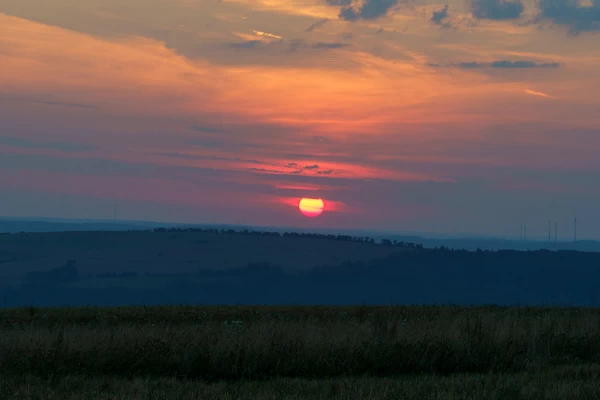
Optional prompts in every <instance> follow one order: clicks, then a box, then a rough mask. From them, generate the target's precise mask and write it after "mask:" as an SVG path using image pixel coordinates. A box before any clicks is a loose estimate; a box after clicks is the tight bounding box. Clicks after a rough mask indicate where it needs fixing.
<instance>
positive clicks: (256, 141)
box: [0, 0, 600, 237]
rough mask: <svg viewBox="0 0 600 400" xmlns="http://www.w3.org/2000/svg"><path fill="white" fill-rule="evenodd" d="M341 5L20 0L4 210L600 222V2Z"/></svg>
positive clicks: (3, 135) (12, 5)
mask: <svg viewBox="0 0 600 400" xmlns="http://www.w3.org/2000/svg"><path fill="white" fill-rule="evenodd" d="M340 3H341V2H339V1H337V2H336V1H334V0H303V1H292V0H223V1H220V0H198V1H193V0H144V1H142V0H119V1H116V0H108V1H107V0H102V1H101V0H87V1H85V2H75V1H72V0H47V1H42V0H20V1H19V2H16V1H14V0H0V38H2V40H0V120H1V121H2V131H1V132H0V153H1V155H0V184H1V187H0V194H1V195H3V196H4V198H5V199H6V202H8V203H10V204H8V203H7V204H5V207H4V208H5V209H6V210H7V211H6V212H5V213H0V214H6V215H11V216H16V215H47V216H53V217H77V218H104V217H108V216H110V215H111V210H112V204H113V203H115V202H118V203H119V204H121V205H122V206H121V209H122V210H123V215H122V217H123V218H131V219H142V218H144V219H153V220H171V221H172V220H177V221H180V222H226V223H235V222H240V221H243V222H244V223H247V224H257V225H295V226H305V227H306V226H309V227H315V228H324V227H356V228H378V229H394V230H416V231H419V230H421V231H440V232H473V233H477V232H479V233H484V232H487V233H494V234H504V235H506V234H513V233H514V231H517V232H518V226H519V225H520V224H521V223H522V221H523V220H525V219H527V220H528V221H538V222H539V224H540V235H541V234H542V232H543V229H545V228H544V227H545V226H546V224H547V220H548V219H556V220H564V221H568V220H571V219H572V217H573V214H575V213H577V214H578V216H579V218H580V220H582V221H588V224H587V225H586V224H585V223H582V228H581V229H582V232H583V234H587V235H588V236H590V237H592V236H593V237H600V214H599V211H598V207H597V206H596V204H597V203H598V200H599V199H600V186H599V185H598V184H597V182H600V158H599V157H598V152H599V150H600V113H598V111H597V110H598V108H599V105H600V75H598V72H597V71H598V68H599V67H600V47H598V46H597V44H598V43H599V40H600V21H598V20H597V15H600V12H598V8H600V5H592V4H595V3H590V5H588V7H587V8H586V9H585V10H588V9H589V13H588V14H586V13H585V12H587V11H585V10H584V11H585V12H577V13H574V12H573V10H572V9H571V8H569V7H570V6H569V5H568V3H567V2H564V4H563V1H562V0H560V1H558V3H556V4H558V5H559V6H561V7H562V8H561V9H559V10H558V11H559V13H558V15H559V16H558V17H557V16H556V15H557V14H556V12H555V14H551V13H550V11H552V10H550V11H549V10H548V9H547V8H544V7H546V6H545V4H546V2H543V1H542V2H541V3H539V5H536V4H537V3H534V2H530V3H528V2H524V3H515V4H517V6H515V7H516V8H515V7H512V8H506V6H505V5H503V4H504V3H501V2H499V1H498V0H492V1H488V0H485V1H484V0H478V1H476V2H470V3H467V2H462V1H455V2H451V3H449V6H448V9H447V11H445V14H444V11H443V10H444V5H445V4H446V3H435V2H434V1H420V2H419V1H418V2H411V3H408V2H403V1H395V0H364V1H362V2H354V3H353V4H352V5H351V6H350V9H347V10H342V6H340V5H335V4H340ZM332 4H333V5H332ZM518 4H522V5H523V6H522V11H521V8H519V7H520V6H518ZM515 9H516V10H517V14H518V15H512V14H514V10H515ZM482 10H483V11H482ZM555 11H556V10H555ZM553 15H554V16H553ZM582 15H583V17H581V16H582ZM304 196H306V197H322V198H324V199H326V200H328V203H327V204H330V205H331V207H330V208H329V209H328V210H326V211H327V212H325V213H324V214H323V215H322V216H320V217H319V218H316V219H314V220H310V221H308V220H307V219H305V218H304V217H302V216H301V215H300V213H298V212H297V210H294V202H295V201H296V200H297V199H299V198H301V197H304ZM35 199H38V201H37V202H36V201H35ZM61 199H62V200H61ZM586 226H587V227H586ZM515 227H516V230H515ZM586 229H587V231H586Z"/></svg>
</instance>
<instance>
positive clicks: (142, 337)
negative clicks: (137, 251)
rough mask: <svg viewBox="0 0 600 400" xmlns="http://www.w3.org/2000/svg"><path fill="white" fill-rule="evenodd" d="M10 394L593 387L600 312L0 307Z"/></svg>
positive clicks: (598, 372) (583, 391)
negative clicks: (2, 308)
mask: <svg viewBox="0 0 600 400" xmlns="http://www.w3.org/2000/svg"><path fill="white" fill-rule="evenodd" d="M0 330H1V336H0V393H16V394H17V395H16V398H40V399H41V398H61V399H63V398H64V399H68V398H86V399H87V398H90V399H91V398H98V399H101V398H102V399H109V398H110V399H116V398H123V399H125V398H128V399H132V398H140V399H141V398H145V399H147V398H157V399H158V398H165V399H171V398H172V399H188V398H189V399H191V398H214V399H220V398H222V399H238V398H264V399H300V398H308V399H312V398H314V399H317V398H352V399H354V398H356V399H359V398H360V399H367V398H372V399H387V398H390V399H391V398H407V399H419V398H435V399H437V398H439V399H442V398H443V399H452V398H455V399H475V398H486V399H494V398H497V399H500V398H511V399H520V398H523V399H526V398H527V399H534V398H535V399H559V398H560V399H571V398H572V399H575V398H577V399H583V398H590V399H592V398H599V397H600V384H599V383H598V382H600V310H598V309H576V308H502V307H494V306H490V307H473V308H464V307H452V306H447V307H445V306H444V307H442V306H440V307H433V306H431V307H401V306H388V307H366V306H365V307H258V306H257V307H251V306H248V307H246V306H238V307H235V306H232V307H192V306H185V307H183V306H182V307H136V308H61V309H36V308H31V307H30V308H19V309H5V310H2V311H0Z"/></svg>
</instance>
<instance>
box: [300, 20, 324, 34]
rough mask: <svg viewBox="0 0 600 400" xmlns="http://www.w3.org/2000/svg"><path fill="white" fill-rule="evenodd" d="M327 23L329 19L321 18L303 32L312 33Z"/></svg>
mask: <svg viewBox="0 0 600 400" xmlns="http://www.w3.org/2000/svg"><path fill="white" fill-rule="evenodd" d="M327 22H329V18H323V19H321V20H319V21H317V22H315V23H314V24H312V25H311V26H309V27H308V28H306V29H305V30H304V32H312V31H314V30H315V29H318V28H320V27H322V26H323V25H325V24H326V23H327Z"/></svg>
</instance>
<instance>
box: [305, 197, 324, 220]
mask: <svg viewBox="0 0 600 400" xmlns="http://www.w3.org/2000/svg"><path fill="white" fill-rule="evenodd" d="M324 208H325V203H323V200H321V199H307V198H304V199H302V200H300V203H298V209H300V212H301V213H302V214H304V215H306V216H307V217H311V218H314V217H318V216H319V215H321V213H322V212H323V209H324Z"/></svg>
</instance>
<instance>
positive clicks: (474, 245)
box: [0, 217, 600, 252]
mask: <svg viewBox="0 0 600 400" xmlns="http://www.w3.org/2000/svg"><path fill="white" fill-rule="evenodd" d="M161 227H162V228H175V227H181V228H184V229H190V228H192V229H193V228H197V229H226V230H229V229H233V230H236V231H243V230H250V231H255V232H278V233H284V232H292V231H294V232H298V233H307V234H308V233H317V234H324V235H348V236H354V237H364V236H368V237H371V238H373V239H375V240H376V241H377V242H379V241H381V240H382V239H388V240H391V241H394V240H396V241H398V242H411V243H419V244H422V245H423V246H424V247H427V248H437V247H442V246H444V247H448V248H451V249H457V250H463V249H464V250H471V251H475V250H477V249H481V250H521V251H527V250H543V249H548V250H576V251H586V252H600V241H595V240H579V241H577V242H573V241H559V242H558V243H549V242H548V241H545V240H530V241H519V240H510V239H505V238H495V237H489V236H473V235H471V236H464V235H463V236H460V235H454V236H453V235H440V234H436V233H415V232H410V233H390V232H382V231H377V230H361V229H317V230H307V229H299V228H293V227H257V226H242V225H231V224H186V223H164V222H154V221H127V220H124V221H119V220H116V221H111V220H90V219H84V220H73V219H56V218H55V219H52V218H34V217H31V218H7V217H4V218H2V217H0V234H1V233H18V232H74V231H76V232H92V231H130V230H150V229H155V228H161Z"/></svg>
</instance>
